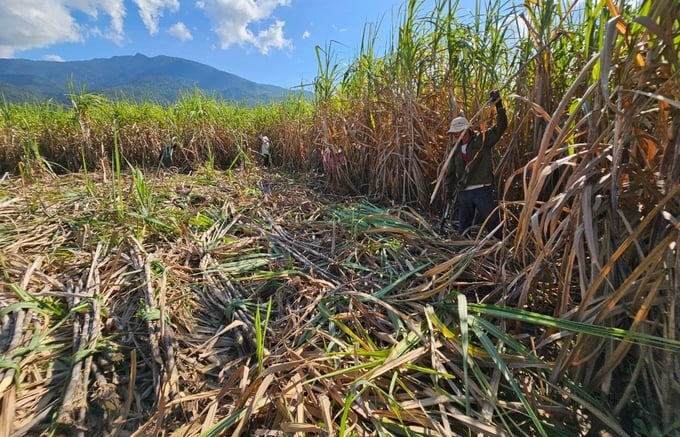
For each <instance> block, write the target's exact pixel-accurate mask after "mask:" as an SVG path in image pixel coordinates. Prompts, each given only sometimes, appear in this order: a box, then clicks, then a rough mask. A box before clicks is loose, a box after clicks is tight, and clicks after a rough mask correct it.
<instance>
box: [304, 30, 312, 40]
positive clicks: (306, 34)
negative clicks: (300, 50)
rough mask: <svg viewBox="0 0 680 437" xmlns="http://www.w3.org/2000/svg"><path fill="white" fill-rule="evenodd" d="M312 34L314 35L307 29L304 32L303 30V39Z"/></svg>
mask: <svg viewBox="0 0 680 437" xmlns="http://www.w3.org/2000/svg"><path fill="white" fill-rule="evenodd" d="M310 36H312V34H311V33H310V32H309V30H305V31H304V32H302V39H307V38H309V37H310Z"/></svg>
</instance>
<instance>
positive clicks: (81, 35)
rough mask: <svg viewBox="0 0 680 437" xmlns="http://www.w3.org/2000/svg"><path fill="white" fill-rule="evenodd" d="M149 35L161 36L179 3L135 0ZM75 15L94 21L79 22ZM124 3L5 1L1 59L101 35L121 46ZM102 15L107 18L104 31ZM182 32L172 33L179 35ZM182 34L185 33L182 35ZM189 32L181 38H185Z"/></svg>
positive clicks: (0, 15)
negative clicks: (163, 20) (164, 22)
mask: <svg viewBox="0 0 680 437" xmlns="http://www.w3.org/2000/svg"><path fill="white" fill-rule="evenodd" d="M133 2H134V4H135V5H137V7H138V8H139V16H140V17H141V18H142V21H143V22H144V25H145V26H146V28H147V30H148V31H149V34H151V35H154V34H156V33H158V22H159V20H160V18H161V17H162V16H163V13H164V12H165V11H170V12H176V11H178V10H179V0H133ZM74 12H82V13H84V14H85V15H87V16H88V17H90V18H91V19H92V23H88V22H87V20H84V21H83V22H81V23H78V22H76V20H75V18H74V17H73V13H74ZM126 14H127V11H126V9H125V0H2V2H0V56H1V57H7V58H11V57H13V56H14V55H15V53H16V52H18V51H22V50H29V49H33V48H40V47H47V46H50V45H53V44H59V43H65V42H83V41H84V40H85V39H86V38H87V37H91V36H101V37H104V38H107V39H109V40H111V41H113V42H115V43H117V44H120V43H122V41H123V39H124V36H125V33H124V20H125V16H126ZM100 16H104V17H105V18H106V19H108V24H107V25H106V27H105V28H103V29H101V28H100V27H99V26H101V23H98V21H99V20H100ZM179 30H181V29H175V30H171V31H172V32H177V31H179ZM180 34H182V32H180ZM187 35H190V34H189V33H188V32H187V33H184V34H183V36H178V35H177V34H175V36H178V38H180V39H182V38H186V36H187Z"/></svg>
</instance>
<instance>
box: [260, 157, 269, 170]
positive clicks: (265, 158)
mask: <svg viewBox="0 0 680 437" xmlns="http://www.w3.org/2000/svg"><path fill="white" fill-rule="evenodd" d="M262 164H264V166H265V167H269V154H266V155H262Z"/></svg>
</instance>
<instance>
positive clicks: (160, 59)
mask: <svg viewBox="0 0 680 437" xmlns="http://www.w3.org/2000/svg"><path fill="white" fill-rule="evenodd" d="M69 84H71V85H72V86H73V90H74V92H75V93H76V94H79V93H82V92H83V90H85V92H87V93H95V94H101V95H104V96H106V97H109V98H111V99H117V98H122V97H124V98H126V99H128V100H134V101H136V102H142V101H151V102H154V103H159V104H166V103H172V102H174V101H176V100H177V99H178V98H179V97H181V96H182V95H183V94H186V93H193V92H194V91H195V90H196V89H200V90H202V91H203V92H204V93H205V94H206V95H208V96H209V97H213V98H216V99H224V100H226V101H229V102H237V103H241V104H245V105H250V106H252V105H257V104H262V103H267V102H271V101H277V100H282V99H284V98H286V97H287V96H288V95H289V94H290V93H295V92H297V93H299V92H300V91H299V90H297V91H296V90H289V89H286V88H282V87H278V86H274V85H265V84H259V83H255V82H251V81H249V80H247V79H244V78H242V77H239V76H236V75H234V74H230V73H226V72H224V71H220V70H218V69H216V68H213V67H210V66H208V65H205V64H201V63H198V62H193V61H189V60H186V59H181V58H173V57H170V56H155V57H151V58H150V57H147V56H144V55H141V54H136V55H134V56H114V57H112V58H107V59H92V60H89V61H69V62H56V61H30V60H26V59H0V93H1V94H2V96H4V98H5V100H7V101H9V102H26V101H28V102H35V101H43V100H47V99H52V100H53V101H55V102H60V103H70V98H69ZM307 94H309V93H307Z"/></svg>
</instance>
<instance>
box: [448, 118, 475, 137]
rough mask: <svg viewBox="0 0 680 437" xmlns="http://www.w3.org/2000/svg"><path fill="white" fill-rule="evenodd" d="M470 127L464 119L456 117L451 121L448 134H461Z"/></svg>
mask: <svg viewBox="0 0 680 437" xmlns="http://www.w3.org/2000/svg"><path fill="white" fill-rule="evenodd" d="M469 127H470V122H469V121H468V120H467V118H465V117H456V118H454V119H453V120H451V126H450V127H449V133H451V132H456V133H457V132H461V131H464V130H465V129H467V128H469Z"/></svg>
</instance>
